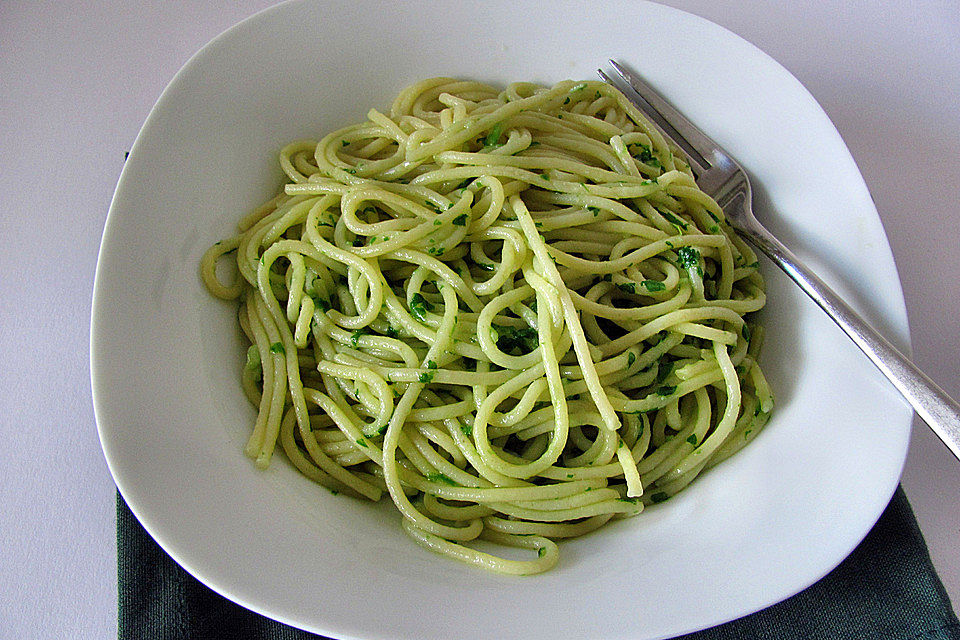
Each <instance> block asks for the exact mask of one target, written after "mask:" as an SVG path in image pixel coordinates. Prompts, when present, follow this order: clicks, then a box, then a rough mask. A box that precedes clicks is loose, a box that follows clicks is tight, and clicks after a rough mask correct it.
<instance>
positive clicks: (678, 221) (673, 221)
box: [661, 211, 688, 231]
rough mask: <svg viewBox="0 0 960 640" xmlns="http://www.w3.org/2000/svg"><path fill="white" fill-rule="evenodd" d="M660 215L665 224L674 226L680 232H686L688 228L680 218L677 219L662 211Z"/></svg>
mask: <svg viewBox="0 0 960 640" xmlns="http://www.w3.org/2000/svg"><path fill="white" fill-rule="evenodd" d="M661 215H662V216H663V217H664V218H666V220H667V222H669V223H670V224H672V225H673V226H675V227H676V228H677V229H679V230H680V231H686V229H687V226H688V225H687V223H686V222H684V221H683V220H681V219H680V218H678V217H677V216H675V215H673V214H672V213H670V212H669V211H663V212H661Z"/></svg>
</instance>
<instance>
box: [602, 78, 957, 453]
mask: <svg viewBox="0 0 960 640" xmlns="http://www.w3.org/2000/svg"><path fill="white" fill-rule="evenodd" d="M610 64H611V66H612V67H613V69H614V71H615V72H616V75H617V76H618V77H619V79H620V80H621V82H615V81H614V80H613V79H612V78H610V77H609V76H608V75H607V74H606V73H604V72H603V70H602V69H598V71H599V73H600V77H601V78H603V79H604V80H605V81H606V82H608V83H610V84H611V85H613V86H615V87H617V88H618V89H620V90H621V91H622V92H623V94H624V95H625V96H626V97H627V99H628V100H630V101H631V102H633V103H634V104H635V105H636V106H637V107H638V108H639V109H640V110H641V111H643V112H644V113H645V114H646V115H647V116H648V117H649V118H650V119H651V120H653V122H654V123H655V124H656V125H657V126H658V127H660V129H661V131H662V133H663V134H664V135H665V136H666V137H667V138H668V139H670V140H672V141H673V142H674V143H676V145H677V146H678V147H680V148H681V149H682V150H683V151H684V153H685V154H686V155H687V159H688V160H689V161H690V167H691V169H692V170H693V172H694V175H695V176H696V178H697V184H699V185H700V188H701V189H703V191H704V192H706V193H707V194H709V195H711V196H712V197H713V198H714V199H715V200H716V201H717V204H719V205H720V207H721V208H722V209H723V212H724V214H725V215H726V219H727V222H728V223H729V224H730V226H731V227H732V228H733V229H734V230H735V231H736V232H737V233H739V234H740V235H741V236H742V237H743V238H744V239H746V240H747V241H749V242H750V243H751V244H753V245H754V246H756V247H757V248H758V249H760V251H762V252H763V253H765V254H766V255H767V256H768V257H769V258H770V259H771V260H773V262H774V263H776V265H777V266H778V267H780V268H781V269H783V271H784V272H786V274H787V275H788V276H790V278H791V279H792V280H793V281H794V282H796V283H797V284H798V285H800V288H801V289H803V290H804V291H805V292H806V293H807V295H809V296H810V297H811V298H813V301H814V302H816V303H817V304H818V305H819V306H820V308H822V309H823V310H824V311H826V312H827V315H829V316H830V318H832V319H833V321H834V322H836V323H837V324H838V325H839V326H840V328H841V329H843V331H844V333H846V334H847V335H848V336H849V337H850V338H851V339H852V340H853V341H854V342H855V343H856V345H857V346H858V347H860V349H861V350H862V351H863V352H864V353H865V354H866V355H867V357H868V358H870V360H871V361H872V362H873V364H875V365H876V366H877V368H879V369H880V371H881V372H883V374H884V375H885V376H886V377H887V378H889V379H890V381H891V382H892V383H893V385H894V386H895V387H896V388H897V390H898V391H899V392H900V393H901V394H903V396H904V397H905V398H906V399H907V401H908V402H909V403H910V404H911V406H913V409H914V410H915V411H916V412H917V414H919V416H920V417H921V418H923V420H924V422H926V423H927V425H928V426H929V427H930V428H931V429H932V430H933V432H934V433H936V434H937V436H938V437H939V438H940V439H941V440H942V441H943V442H944V444H946V445H947V447H949V449H950V451H951V452H953V455H954V456H956V457H957V458H958V459H960V404H957V402H956V401H955V400H953V399H952V398H950V397H949V396H948V395H947V394H946V393H945V392H944V391H943V389H941V388H940V387H938V386H937V385H936V384H935V383H934V382H933V381H932V380H930V378H928V377H927V376H926V375H924V373H923V372H922V371H920V369H918V368H917V366H916V365H915V364H913V362H911V361H910V360H909V359H908V358H907V357H906V356H904V355H903V354H902V353H900V351H898V350H897V349H896V347H894V346H893V345H892V344H890V343H889V342H888V341H887V340H886V339H885V338H884V337H883V336H881V335H880V334H879V333H877V331H876V330H875V329H873V328H872V327H871V326H870V325H869V324H867V322H866V321H865V320H864V319H863V318H862V317H860V315H859V314H857V312H856V311H854V310H853V309H852V308H851V307H850V306H849V305H848V304H847V303H846V302H844V301H843V300H842V299H841V298H840V296H838V295H837V294H836V293H835V292H834V291H833V290H832V289H830V287H828V286H827V285H826V284H824V282H823V280H821V279H820V278H818V277H817V276H816V274H814V273H813V272H812V271H811V270H810V269H809V268H808V267H807V266H805V265H804V264H803V263H802V262H800V260H799V259H797V256H795V255H794V254H793V252H791V251H790V250H789V249H788V248H787V247H786V246H784V245H783V243H781V242H780V241H779V240H777V239H776V238H775V237H774V236H773V235H772V234H771V233H770V232H769V231H767V230H766V229H765V228H764V227H763V225H761V224H760V222H759V221H758V220H757V219H756V217H754V215H753V211H752V207H751V201H752V196H751V192H750V181H749V180H748V179H747V174H746V172H744V170H743V169H742V168H741V167H740V165H738V164H737V162H736V161H735V160H734V159H733V158H731V157H730V155H729V154H728V153H727V152H726V151H724V150H723V149H722V148H720V146H718V145H717V143H716V142H714V141H713V140H711V139H710V138H709V137H707V136H706V135H705V134H704V133H703V132H702V131H700V129H698V128H697V127H696V126H695V125H694V124H693V123H691V122H690V121H689V120H687V119H686V118H685V117H684V116H683V115H682V114H681V113H680V112H679V111H677V110H676V109H675V108H673V107H672V106H670V104H669V103H668V102H667V101H666V100H664V99H663V98H662V97H661V96H660V95H659V94H657V92H656V91H654V90H653V89H652V88H651V87H650V86H649V85H648V84H646V83H645V82H643V81H642V80H641V79H640V78H639V77H637V75H636V74H635V73H633V72H631V71H630V70H628V69H626V68H624V67H623V66H621V65H619V64H617V62H615V61H614V60H610Z"/></svg>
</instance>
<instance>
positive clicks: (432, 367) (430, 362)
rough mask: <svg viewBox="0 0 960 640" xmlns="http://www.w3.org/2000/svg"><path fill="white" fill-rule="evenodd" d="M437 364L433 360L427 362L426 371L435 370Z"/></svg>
mask: <svg viewBox="0 0 960 640" xmlns="http://www.w3.org/2000/svg"><path fill="white" fill-rule="evenodd" d="M436 368H437V363H436V362H434V361H433V360H427V369H436Z"/></svg>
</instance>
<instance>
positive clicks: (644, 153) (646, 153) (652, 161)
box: [633, 144, 663, 169]
mask: <svg viewBox="0 0 960 640" xmlns="http://www.w3.org/2000/svg"><path fill="white" fill-rule="evenodd" d="M638 146H639V147H640V153H638V154H637V155H635V156H633V157H634V158H636V159H637V160H639V161H640V162H642V163H644V164H645V165H647V166H650V167H653V168H654V169H660V168H661V167H662V166H663V165H661V164H660V160H659V159H658V158H657V157H656V156H655V155H653V151H652V150H651V149H650V147H648V146H647V145H645V144H641V145H638Z"/></svg>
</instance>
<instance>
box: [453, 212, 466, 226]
mask: <svg viewBox="0 0 960 640" xmlns="http://www.w3.org/2000/svg"><path fill="white" fill-rule="evenodd" d="M467 217H468V216H467V214H465V213H461V214H460V215H458V216H457V217H456V218H454V219H453V224H455V225H457V226H458V227H465V226H467Z"/></svg>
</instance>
